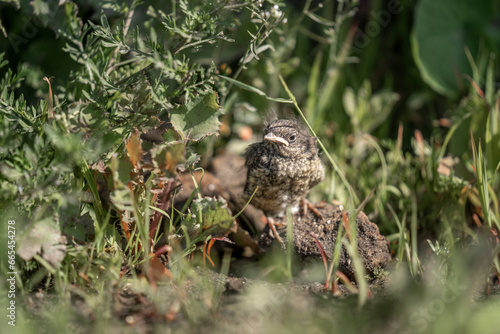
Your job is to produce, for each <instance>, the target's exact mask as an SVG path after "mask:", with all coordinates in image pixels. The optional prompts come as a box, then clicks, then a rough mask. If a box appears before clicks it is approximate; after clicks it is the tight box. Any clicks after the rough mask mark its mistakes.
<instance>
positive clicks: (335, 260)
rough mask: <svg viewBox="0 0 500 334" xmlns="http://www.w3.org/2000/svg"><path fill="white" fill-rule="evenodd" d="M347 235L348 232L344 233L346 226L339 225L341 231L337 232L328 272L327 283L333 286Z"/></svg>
mask: <svg viewBox="0 0 500 334" xmlns="http://www.w3.org/2000/svg"><path fill="white" fill-rule="evenodd" d="M345 235H346V231H344V224H342V222H340V223H339V229H338V231H337V238H336V239H335V246H334V247H333V254H332V261H331V263H330V266H329V270H328V272H327V277H326V278H327V281H328V282H329V283H331V284H333V280H335V279H336V275H334V273H336V272H337V269H338V267H339V261H340V250H341V249H342V240H343V239H344V237H345Z"/></svg>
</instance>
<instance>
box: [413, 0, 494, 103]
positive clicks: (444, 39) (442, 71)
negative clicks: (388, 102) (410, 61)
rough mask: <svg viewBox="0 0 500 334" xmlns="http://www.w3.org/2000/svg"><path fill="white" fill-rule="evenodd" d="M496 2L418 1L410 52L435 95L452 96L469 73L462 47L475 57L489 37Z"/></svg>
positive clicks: (474, 0) (469, 69)
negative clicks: (435, 92)
mask: <svg viewBox="0 0 500 334" xmlns="http://www.w3.org/2000/svg"><path fill="white" fill-rule="evenodd" d="M495 4H496V5H498V1H497V0H482V1H476V0H440V1H435V0H422V1H419V2H418V4H417V7H416V13H415V24H414V29H413V34H412V52H413V57H414V59H415V62H416V63H417V66H418V68H419V70H420V72H421V75H422V78H423V79H424V80H425V81H426V82H427V83H428V84H429V85H430V86H431V87H432V88H433V89H434V90H436V91H437V92H439V93H441V94H445V95H449V96H456V95H457V94H458V93H459V91H460V88H461V85H462V84H461V81H462V80H463V79H464V74H469V75H470V74H471V66H470V64H469V61H468V60H467V56H466V52H465V48H468V49H469V50H470V52H471V54H472V55H474V56H476V55H477V54H478V53H477V52H478V50H479V46H480V45H481V44H484V42H486V45H488V42H489V38H490V36H489V35H488V29H489V28H490V26H491V25H492V23H493V21H494V19H495V15H496V17H498V12H497V11H495V10H494V9H495Z"/></svg>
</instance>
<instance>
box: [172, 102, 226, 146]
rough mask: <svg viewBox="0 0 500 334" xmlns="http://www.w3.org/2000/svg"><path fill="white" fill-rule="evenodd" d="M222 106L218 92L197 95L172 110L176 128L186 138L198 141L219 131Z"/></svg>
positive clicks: (173, 122) (173, 124) (173, 123)
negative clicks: (218, 98)
mask: <svg viewBox="0 0 500 334" xmlns="http://www.w3.org/2000/svg"><path fill="white" fill-rule="evenodd" d="M221 114H222V108H221V107H220V106H219V104H218V103H217V93H216V92H210V93H209V94H207V95H200V96H197V97H195V98H194V99H193V100H192V101H190V102H187V103H186V104H184V105H182V106H181V107H179V108H177V109H174V110H173V111H171V112H170V121H171V123H172V126H173V127H174V129H175V130H176V131H177V132H178V133H179V134H180V135H181V136H182V137H183V138H184V139H190V140H195V141H198V140H200V139H202V138H204V137H206V136H211V135H214V134H217V133H218V131H219V126H220V124H221V123H220V122H219V116H220V115H221Z"/></svg>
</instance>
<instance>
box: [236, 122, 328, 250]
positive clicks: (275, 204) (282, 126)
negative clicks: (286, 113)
mask: <svg viewBox="0 0 500 334" xmlns="http://www.w3.org/2000/svg"><path fill="white" fill-rule="evenodd" d="M264 132H265V135H264V140H263V141H261V142H259V143H255V144H252V145H250V146H249V147H248V148H247V150H246V151H245V164H246V166H247V168H248V171H247V181H246V184H245V189H244V190H243V199H245V200H247V201H248V199H249V198H250V197H251V196H252V194H253V193H254V192H255V190H256V189H257V188H258V189H257V191H256V192H255V195H254V197H253V198H252V201H251V203H252V204H253V205H254V206H255V207H257V208H259V209H261V210H262V211H264V214H265V215H266V217H267V218H268V224H269V227H270V229H271V230H272V232H273V233H274V235H275V237H276V239H277V240H278V241H279V242H280V243H281V244H283V242H282V240H281V238H280V237H279V235H278V233H277V231H276V228H275V226H274V222H273V220H272V217H275V216H281V215H283V214H284V213H285V210H286V207H287V205H290V206H291V207H292V212H293V213H296V212H298V210H299V203H300V202H301V201H303V203H304V204H308V202H307V201H306V200H305V196H306V195H307V193H308V192H309V190H310V189H311V188H312V187H313V186H315V185H316V184H318V183H319V182H321V181H322V180H323V178H324V177H325V166H324V165H323V162H322V161H321V158H320V157H319V154H318V148H317V145H316V144H317V140H316V138H315V137H313V136H311V135H309V133H308V132H307V131H306V130H304V129H303V128H302V127H301V125H300V124H299V123H298V122H297V121H296V120H289V119H276V120H273V121H271V122H270V123H268V124H266V125H265V128H264ZM309 208H310V209H311V210H312V211H313V212H315V213H316V214H317V215H319V213H317V211H316V210H315V209H313V208H312V207H311V206H309ZM304 210H305V206H304Z"/></svg>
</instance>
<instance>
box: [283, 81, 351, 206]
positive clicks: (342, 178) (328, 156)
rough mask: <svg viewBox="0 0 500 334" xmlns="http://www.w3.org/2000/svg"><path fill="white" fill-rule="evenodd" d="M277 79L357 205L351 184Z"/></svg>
mask: <svg viewBox="0 0 500 334" xmlns="http://www.w3.org/2000/svg"><path fill="white" fill-rule="evenodd" d="M279 79H280V81H281V84H282V85H283V88H284V89H285V91H286V93H287V94H288V97H289V98H290V100H292V103H293V106H294V107H295V109H296V110H297V112H298V113H299V115H300V117H301V118H302V120H303V121H304V123H305V124H306V125H307V127H308V128H309V131H311V133H312V135H313V136H314V137H315V138H316V139H317V141H318V144H319V146H320V147H321V149H322V150H323V152H325V155H326V157H327V158H328V161H330V164H331V165H332V167H333V169H334V170H335V172H336V173H337V175H338V176H339V177H340V179H341V180H342V183H343V184H344V186H345V187H346V188H347V190H348V191H349V195H350V196H351V198H352V199H353V201H354V204H355V205H357V204H358V203H359V198H358V197H357V196H356V194H355V193H354V190H353V189H352V186H351V184H350V183H349V182H348V181H347V179H346V178H345V176H344V173H342V171H341V170H340V168H339V167H338V166H337V164H336V163H335V161H334V160H333V158H332V156H331V154H330V153H329V152H328V150H327V149H326V147H325V145H323V142H322V141H321V140H320V139H319V138H318V136H317V135H316V132H314V130H313V128H312V127H311V125H310V124H309V122H308V121H307V119H306V117H305V116H304V113H303V112H302V110H301V109H300V107H299V105H298V104H297V99H296V98H295V96H294V95H293V93H292V92H291V91H290V89H289V88H288V85H287V84H286V82H285V80H284V79H283V77H282V76H281V74H279Z"/></svg>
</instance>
